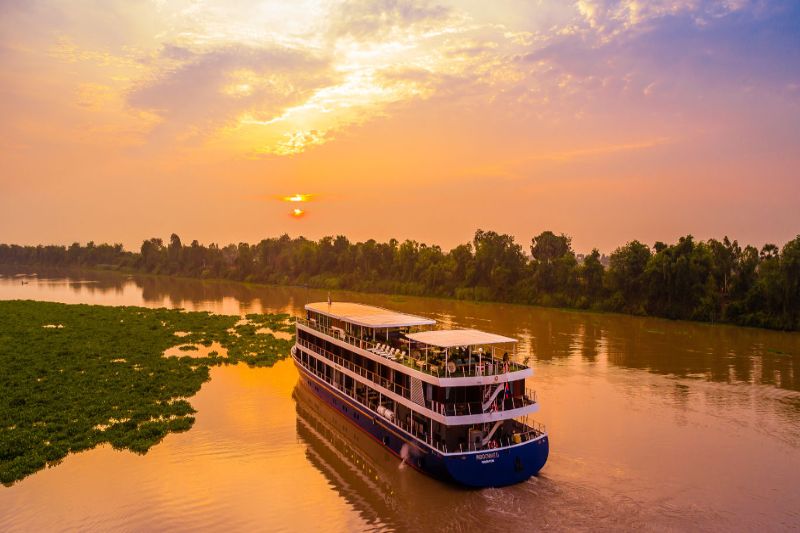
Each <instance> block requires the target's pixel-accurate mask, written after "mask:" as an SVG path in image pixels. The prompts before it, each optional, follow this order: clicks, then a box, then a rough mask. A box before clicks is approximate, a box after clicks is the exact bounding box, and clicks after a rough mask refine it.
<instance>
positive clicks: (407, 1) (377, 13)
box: [331, 0, 451, 39]
mask: <svg viewBox="0 0 800 533" xmlns="http://www.w3.org/2000/svg"><path fill="white" fill-rule="evenodd" d="M450 15H451V10H450V9H448V8H446V7H444V6H441V5H435V4H431V3H429V2H426V1H423V0H355V1H352V2H344V3H343V4H341V5H339V6H337V7H336V8H335V9H334V10H333V13H332V23H331V31H332V33H333V34H334V35H336V36H351V37H354V38H357V39H363V38H372V39H375V38H377V39H384V38H387V37H388V36H389V35H391V34H393V33H395V32H397V31H398V30H408V29H409V28H414V29H422V30H424V29H429V28H430V27H432V26H433V25H436V26H439V25H441V24H442V23H443V22H445V21H446V20H447V18H448V17H449V16H450Z"/></svg>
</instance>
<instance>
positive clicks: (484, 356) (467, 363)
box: [297, 302, 533, 386]
mask: <svg viewBox="0 0 800 533" xmlns="http://www.w3.org/2000/svg"><path fill="white" fill-rule="evenodd" d="M305 309H306V311H307V312H308V319H305V320H304V319H298V321H297V322H298V326H301V327H302V326H305V327H307V328H310V329H313V330H316V331H318V332H320V333H323V334H326V335H328V336H330V337H333V338H334V339H335V340H336V341H338V342H342V343H346V344H349V345H351V346H354V347H356V348H358V349H361V350H364V351H366V352H368V353H369V354H370V356H371V357H372V358H375V359H376V360H378V361H381V362H384V363H386V364H388V365H389V366H395V365H396V366H397V368H398V369H399V368H403V367H405V368H407V369H409V370H407V371H406V372H408V373H412V374H415V373H418V375H419V374H422V376H419V377H421V378H422V379H423V381H428V382H431V383H435V384H440V385H451V386H453V385H471V384H483V383H490V382H494V383H497V381H498V378H500V381H507V380H512V379H520V378H523V379H524V378H525V377H528V376H530V375H532V373H533V371H532V370H531V369H530V368H529V367H527V366H526V365H522V364H519V363H516V362H514V361H513V360H512V356H511V355H509V350H508V349H506V350H497V345H501V344H506V345H507V346H509V345H510V346H512V350H511V351H512V352H513V346H515V345H516V342H517V341H516V339H512V338H510V337H504V336H502V335H496V334H493V333H487V332H483V331H478V330H473V329H467V330H433V329H427V330H422V331H420V329H421V328H420V327H423V328H424V327H425V326H431V325H434V324H436V321H435V320H432V319H428V318H424V317H419V316H415V315H408V314H405V313H397V312H394V311H390V310H387V309H383V308H380V307H372V306H368V305H362V304H355V303H345V302H342V303H339V302H335V303H328V302H317V303H312V304H307V305H306V306H305ZM412 330H416V331H412ZM500 354H502V355H500ZM409 371H410V372H409ZM426 377H427V378H428V379H425V378H426ZM431 377H433V378H436V379H433V380H431V379H430V378H431ZM487 378H488V379H487Z"/></svg>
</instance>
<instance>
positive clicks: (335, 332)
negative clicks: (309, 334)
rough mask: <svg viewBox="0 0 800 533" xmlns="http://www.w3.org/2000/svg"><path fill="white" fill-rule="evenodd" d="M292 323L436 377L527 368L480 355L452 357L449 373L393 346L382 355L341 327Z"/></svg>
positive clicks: (305, 321) (376, 346) (442, 366)
mask: <svg viewBox="0 0 800 533" xmlns="http://www.w3.org/2000/svg"><path fill="white" fill-rule="evenodd" d="M296 322H297V323H298V324H302V325H303V326H306V327H309V328H311V329H314V330H316V331H319V332H320V333H324V334H325V335H329V336H331V337H333V338H335V339H339V340H342V341H344V342H346V343H347V344H351V345H353V346H356V347H358V348H361V349H362V350H367V351H369V352H372V353H375V354H376V355H380V356H381V357H384V358H386V359H390V360H392V361H395V362H398V363H401V364H403V365H405V366H407V367H409V368H411V369H414V370H417V371H419V372H422V373H425V374H428V375H431V376H436V377H439V378H449V377H476V376H499V375H503V374H507V373H509V372H516V371H519V370H525V369H526V368H528V367H527V366H525V365H523V364H520V363H516V362H514V361H503V360H500V359H497V358H495V357H491V356H488V355H484V356H482V357H481V358H480V361H478V362H476V361H474V357H475V356H472V357H473V360H471V361H470V362H468V363H462V364H458V363H456V361H458V360H459V359H458V357H457V356H453V357H451V358H450V359H449V361H448V362H453V363H454V364H455V367H456V369H455V371H453V372H451V371H450V369H449V368H447V367H448V366H449V365H445V364H434V363H433V362H431V361H427V360H425V359H424V358H422V357H419V358H417V357H412V356H411V355H409V353H408V352H407V351H406V350H405V349H404V348H402V347H393V348H394V350H395V353H394V354H391V353H385V352H382V350H380V347H381V346H383V345H384V343H379V342H374V341H370V340H368V339H364V338H361V337H356V336H353V335H350V334H348V333H347V332H346V331H344V330H343V329H341V328H331V327H325V326H321V325H319V324H317V323H316V322H312V321H310V320H308V319H305V318H299V317H298V318H297V319H296Z"/></svg>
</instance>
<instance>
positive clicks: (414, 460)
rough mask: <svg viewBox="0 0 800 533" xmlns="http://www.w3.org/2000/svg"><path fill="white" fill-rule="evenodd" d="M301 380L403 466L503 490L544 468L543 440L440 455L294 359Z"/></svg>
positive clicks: (545, 442)
mask: <svg viewBox="0 0 800 533" xmlns="http://www.w3.org/2000/svg"><path fill="white" fill-rule="evenodd" d="M295 366H296V367H297V369H298V370H299V372H300V381H301V382H302V383H303V384H304V385H306V386H308V387H309V389H310V390H311V392H313V393H314V394H315V395H316V396H317V397H319V398H320V399H321V400H323V401H324V402H325V403H327V404H328V405H329V406H330V407H332V408H333V409H334V410H335V411H337V412H338V413H339V414H341V415H342V416H344V417H345V418H346V419H347V420H349V421H350V422H351V423H353V424H355V425H356V426H358V427H359V428H360V429H362V430H363V431H364V432H365V433H367V434H368V435H370V436H371V437H372V438H373V439H375V440H376V441H378V442H379V443H381V444H382V445H383V446H384V447H386V448H387V449H388V450H389V451H391V452H392V453H394V454H395V455H396V456H397V457H399V458H401V459H402V458H404V460H405V461H406V463H407V464H409V465H411V466H412V467H414V468H416V469H417V470H419V471H421V472H423V473H425V474H428V475H430V476H433V477H435V478H438V479H441V480H444V481H449V482H452V483H456V484H459V485H463V486H467V487H475V488H482V487H502V486H505V485H512V484H514V483H520V482H522V481H525V480H527V479H528V478H530V477H531V476H532V475H535V474H536V473H537V472H539V470H540V469H541V468H542V467H543V466H544V464H545V462H546V461H547V455H548V453H549V448H550V447H549V444H548V438H547V435H545V436H543V437H540V438H539V439H536V440H530V441H527V442H524V443H522V444H516V445H514V446H511V447H507V448H498V449H495V450H484V451H480V452H468V453H461V454H448V455H444V454H442V453H440V452H439V451H438V450H436V449H435V448H432V447H430V446H428V445H426V444H425V443H423V442H420V441H418V440H417V439H415V438H414V437H412V436H411V435H409V434H408V433H406V432H404V431H402V430H401V429H399V428H397V427H395V426H393V425H390V424H389V423H388V422H387V421H385V420H384V419H383V418H381V417H380V416H378V415H377V414H376V413H373V412H371V411H369V410H367V409H366V408H365V407H364V406H362V405H360V404H358V403H356V402H355V401H354V400H352V399H351V398H349V397H347V396H345V395H344V394H342V393H341V392H339V391H338V390H336V389H335V388H333V387H331V386H330V385H329V384H327V383H325V382H324V381H322V380H321V379H319V378H318V377H317V376H315V375H314V374H312V373H310V372H309V371H308V370H306V369H305V368H304V367H303V366H302V365H301V364H299V363H298V362H297V361H296V360H295Z"/></svg>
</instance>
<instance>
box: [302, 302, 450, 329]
mask: <svg viewBox="0 0 800 533" xmlns="http://www.w3.org/2000/svg"><path fill="white" fill-rule="evenodd" d="M306 309H307V310H308V311H313V312H314V313H320V314H322V315H325V316H329V317H331V318H336V319H338V320H343V321H345V322H349V323H351V324H355V325H356V326H364V327H366V328H403V327H410V326H430V325H432V324H435V323H436V321H435V320H431V319H430V318H425V317H421V316H415V315H407V314H405V313H398V312H396V311H390V310H389V309H384V308H382V307H373V306H371V305H363V304H356V303H350V302H331V303H328V302H315V303H311V304H307V305H306Z"/></svg>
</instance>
